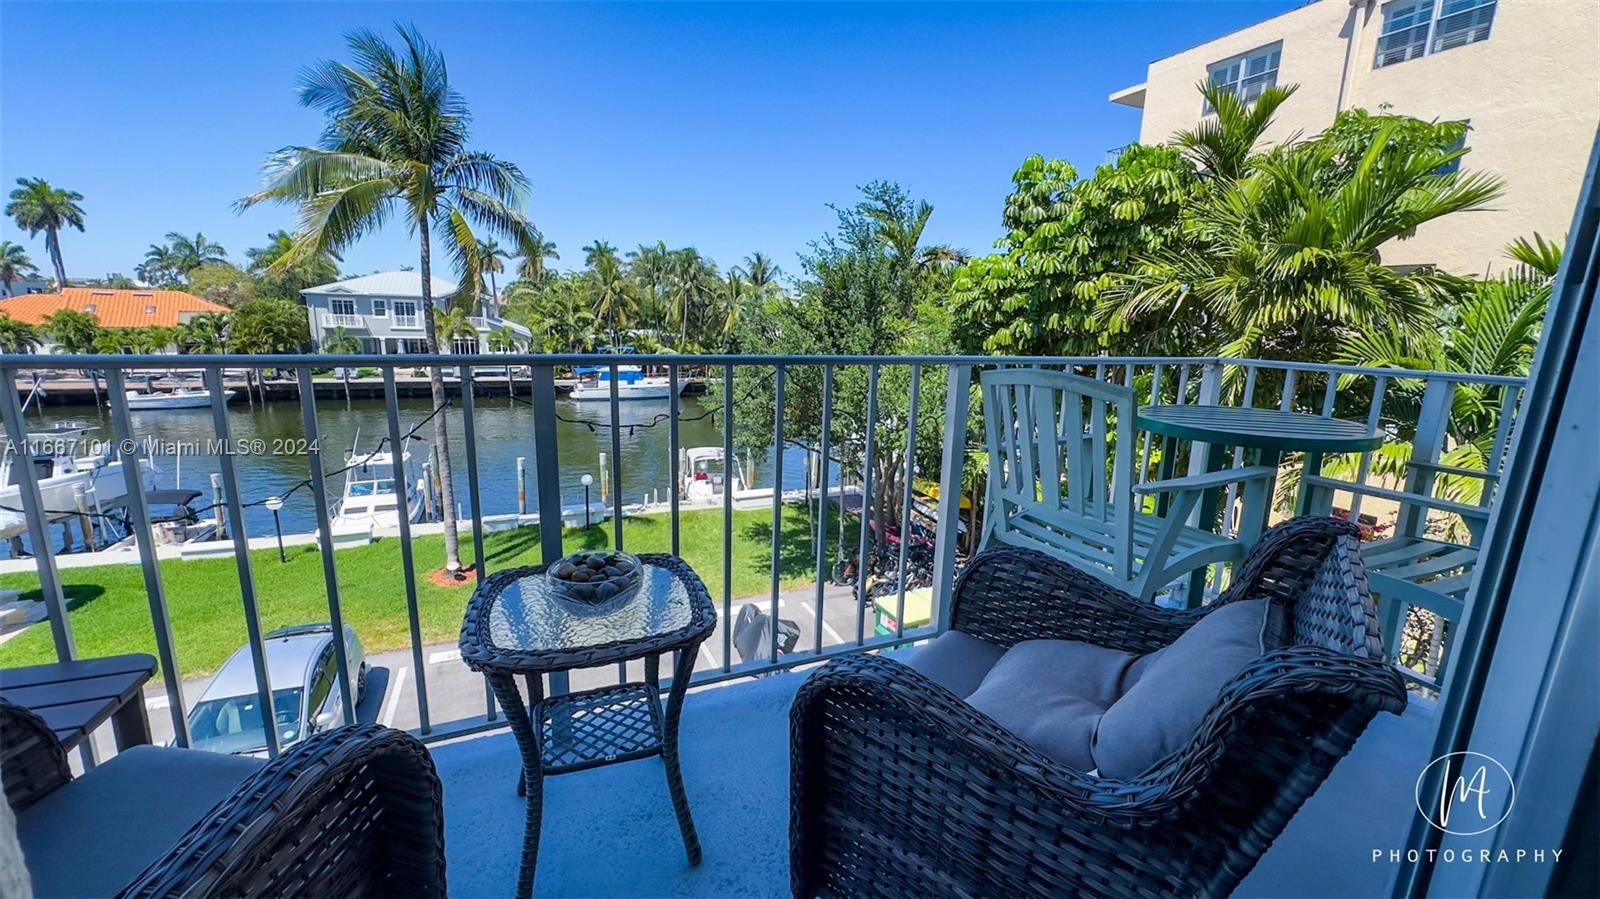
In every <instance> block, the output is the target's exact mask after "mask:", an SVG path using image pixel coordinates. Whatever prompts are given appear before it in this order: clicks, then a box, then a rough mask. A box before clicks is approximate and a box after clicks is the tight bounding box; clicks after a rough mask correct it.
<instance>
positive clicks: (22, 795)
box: [0, 699, 72, 812]
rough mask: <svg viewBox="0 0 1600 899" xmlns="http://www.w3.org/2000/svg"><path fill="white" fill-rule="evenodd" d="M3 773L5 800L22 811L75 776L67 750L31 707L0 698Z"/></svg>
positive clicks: (0, 775)
mask: <svg viewBox="0 0 1600 899" xmlns="http://www.w3.org/2000/svg"><path fill="white" fill-rule="evenodd" d="M0 777H3V779H4V789H5V794H6V801H7V802H9V803H10V804H11V808H12V810H13V811H18V812H20V811H22V810H23V809H25V808H27V807H28V806H30V805H33V804H34V803H35V802H38V801H39V800H40V799H43V798H44V797H45V796H46V795H47V794H48V793H50V792H51V791H52V790H54V789H55V788H57V787H59V786H61V785H63V784H65V783H66V782H67V781H70V780H72V769H71V768H69V767H67V751H66V749H65V748H63V747H62V745H61V741H60V740H57V739H56V734H55V731H53V730H51V729H50V725H48V724H45V723H44V719H43V718H40V717H39V716H38V715H35V714H34V713H33V712H32V711H31V710H29V709H27V708H24V707H23V706H20V705H17V704H16V703H14V702H7V701H6V700H4V699H0Z"/></svg>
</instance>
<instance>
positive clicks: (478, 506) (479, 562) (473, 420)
mask: <svg viewBox="0 0 1600 899" xmlns="http://www.w3.org/2000/svg"><path fill="white" fill-rule="evenodd" d="M510 376H511V366H509V365H507V366H506V389H507V390H510V389H512V386H513V382H512V381H511V379H510ZM475 392H476V386H475V382H474V381H473V378H472V366H470V365H463V366H461V430H462V437H463V438H465V439H464V440H463V441H462V442H463V443H465V444H466V445H467V499H468V501H469V502H471V503H472V572H473V574H474V575H475V577H474V579H473V583H475V584H481V583H483V579H484V577H485V576H487V574H488V570H487V568H486V564H487V563H486V561H485V559H484V552H483V495H482V492H481V491H480V490H479V484H478V425H477V415H476V413H477V397H476V396H474V395H473V394H474V393H475ZM483 707H484V712H483V714H484V717H485V718H487V719H488V720H490V721H493V720H495V718H496V717H498V713H497V710H496V708H495V702H494V688H493V687H491V686H489V679H488V678H487V677H485V678H484V679H483Z"/></svg>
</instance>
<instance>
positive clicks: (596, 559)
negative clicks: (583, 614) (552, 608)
mask: <svg viewBox="0 0 1600 899" xmlns="http://www.w3.org/2000/svg"><path fill="white" fill-rule="evenodd" d="M545 577H546V578H547V579H548V580H549V582H550V589H551V591H552V592H553V593H555V595H556V596H557V597H559V598H561V599H564V600H566V601H568V602H570V603H572V604H574V605H576V606H579V607H582V608H588V609H595V610H599V609H610V608H615V607H617V606H620V605H622V604H623V603H625V602H627V601H628V600H629V599H631V598H632V597H633V596H634V594H636V593H638V592H639V585H640V584H641V583H642V582H643V581H644V565H643V563H641V562H640V561H639V557H638V556H635V555H632V554H631V553H624V552H609V553H600V552H594V553H578V554H577V555H572V556H567V557H566V558H565V559H562V560H561V561H559V562H557V563H556V564H554V565H552V566H550V568H549V569H548V570H547V571H546V573H545Z"/></svg>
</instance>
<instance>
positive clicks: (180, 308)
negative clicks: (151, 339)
mask: <svg viewBox="0 0 1600 899" xmlns="http://www.w3.org/2000/svg"><path fill="white" fill-rule="evenodd" d="M61 309H73V310H76V311H78V312H88V313H91V314H93V315H94V316H95V317H96V318H98V319H100V324H101V325H102V326H103V327H107V328H147V327H151V326H161V327H172V326H173V325H177V324H181V323H182V322H186V321H188V320H189V319H191V318H193V317H194V316H196V315H198V314H200V313H202V312H223V313H226V312H231V311H232V310H230V309H229V308H228V307H226V306H219V305H217V304H216V303H213V302H211V301H210V300H204V299H201V298H200V297H197V296H195V295H194V294H191V293H184V292H183V291H181V290H112V289H111V288H109V287H69V288H67V289H66V290H63V291H61V292H60V293H30V294H24V295H22V296H18V297H11V298H9V299H5V300H0V315H9V316H11V317H12V318H14V319H17V320H18V321H23V322H27V323H28V324H30V325H38V324H43V322H44V317H45V316H47V315H49V314H50V313H52V312H56V311H59V310H61Z"/></svg>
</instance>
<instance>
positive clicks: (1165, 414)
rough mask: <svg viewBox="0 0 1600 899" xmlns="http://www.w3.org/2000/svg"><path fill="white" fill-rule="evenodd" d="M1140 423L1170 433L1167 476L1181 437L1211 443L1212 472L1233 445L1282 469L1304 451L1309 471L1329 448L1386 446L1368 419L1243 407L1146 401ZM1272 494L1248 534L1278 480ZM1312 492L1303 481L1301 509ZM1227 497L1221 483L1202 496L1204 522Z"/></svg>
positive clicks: (1195, 593)
mask: <svg viewBox="0 0 1600 899" xmlns="http://www.w3.org/2000/svg"><path fill="white" fill-rule="evenodd" d="M1137 424H1138V427H1139V428H1140V429H1141V430H1144V431H1148V432H1150V433H1151V434H1154V435H1157V436H1160V437H1162V438H1165V442H1164V445H1163V448H1162V453H1161V471H1162V474H1161V477H1170V476H1171V475H1172V470H1171V469H1172V466H1173V465H1174V463H1175V461H1176V457H1177V453H1176V452H1175V449H1176V443H1177V441H1179V440H1191V441H1195V442H1198V443H1204V444H1205V445H1206V458H1205V470H1206V471H1207V472H1213V471H1220V470H1221V469H1222V467H1223V465H1224V464H1225V463H1226V456H1225V454H1226V452H1227V450H1228V448H1229V447H1235V446H1236V447H1242V448H1244V449H1245V450H1246V451H1248V452H1249V453H1251V454H1252V456H1253V458H1250V459H1248V460H1247V463H1246V464H1254V465H1265V466H1267V467H1268V468H1271V469H1272V470H1273V471H1277V469H1278V464H1279V463H1280V462H1281V461H1282V459H1283V454H1284V453H1304V454H1305V473H1306V474H1316V473H1317V472H1318V471H1320V470H1321V468H1322V457H1323V456H1325V455H1326V454H1328V453H1364V452H1369V451H1371V450H1375V449H1377V448H1378V447H1379V446H1381V445H1383V433H1382V432H1381V431H1378V430H1376V429H1374V428H1370V427H1368V426H1367V425H1366V424H1364V423H1362V422H1356V421H1347V420H1345V419H1342V418H1325V417H1323V416H1321V415H1310V414H1307V413H1304V412H1282V411H1279V410H1277V409H1253V408H1247V407H1242V406H1202V405H1189V406H1172V405H1155V406H1143V407H1141V408H1140V409H1139V414H1138V420H1137ZM1266 495H1267V497H1268V499H1267V502H1266V503H1265V504H1264V505H1263V508H1261V509H1260V510H1258V511H1254V512H1253V511H1252V510H1250V509H1245V510H1243V513H1242V514H1244V515H1251V514H1258V515H1260V517H1261V520H1260V522H1259V525H1260V527H1250V528H1246V527H1244V526H1243V524H1241V527H1240V531H1241V532H1242V533H1254V534H1260V533H1261V532H1262V531H1263V530H1264V529H1265V527H1266V524H1267V518H1268V517H1269V516H1270V514H1271V510H1272V500H1271V497H1272V496H1273V495H1274V489H1273V485H1271V484H1269V485H1268V489H1267V494H1266ZM1308 496H1309V493H1308V491H1306V490H1305V488H1304V486H1302V488H1301V490H1300V498H1299V500H1298V501H1297V502H1296V506H1295V508H1296V512H1297V514H1304V512H1305V509H1306V501H1307V497H1308ZM1221 500H1222V491H1221V489H1220V488H1218V489H1214V490H1211V491H1209V492H1207V493H1206V494H1205V495H1204V496H1202V497H1201V499H1200V506H1199V508H1200V509H1201V510H1202V511H1201V513H1200V514H1201V515H1202V516H1203V517H1204V516H1209V517H1208V518H1205V520H1203V521H1202V522H1201V526H1203V527H1210V528H1213V529H1215V528H1216V526H1217V522H1218V519H1219V518H1220V515H1221V512H1222V509H1221ZM1251 524H1255V523H1251ZM1195 574H1196V577H1195V578H1194V580H1193V581H1192V582H1191V584H1190V605H1196V604H1198V600H1199V592H1200V591H1201V590H1202V589H1203V588H1204V584H1205V581H1204V578H1205V572H1204V571H1203V570H1202V571H1197V572H1195Z"/></svg>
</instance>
